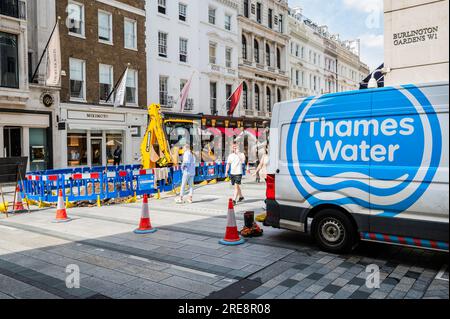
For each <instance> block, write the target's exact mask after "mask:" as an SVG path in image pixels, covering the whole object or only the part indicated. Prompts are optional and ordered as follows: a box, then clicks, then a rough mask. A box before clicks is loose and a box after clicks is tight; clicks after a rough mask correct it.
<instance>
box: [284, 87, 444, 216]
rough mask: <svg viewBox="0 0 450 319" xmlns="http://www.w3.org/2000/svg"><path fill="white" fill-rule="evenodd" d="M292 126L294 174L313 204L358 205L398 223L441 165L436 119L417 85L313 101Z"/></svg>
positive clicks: (304, 105)
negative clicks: (399, 215)
mask: <svg viewBox="0 0 450 319" xmlns="http://www.w3.org/2000/svg"><path fill="white" fill-rule="evenodd" d="M372 99H374V100H373V104H371V101H372ZM348 103H351V105H349V104H348ZM371 105H373V106H372V107H371ZM292 122H293V123H297V124H295V125H291V126H290V129H289V131H288V137H287V145H288V146H287V152H286V153H287V154H286V155H287V160H288V163H290V165H288V166H289V171H290V175H291V178H292V180H293V182H294V184H295V186H296V188H297V189H298V191H299V192H300V194H301V195H302V196H303V197H304V198H305V199H306V200H308V202H309V203H310V204H311V205H312V206H316V205H319V204H321V203H323V202H326V203H330V202H332V203H335V204H337V205H340V206H345V205H352V204H356V205H359V206H363V207H366V208H369V207H370V208H371V209H373V210H375V211H379V212H380V214H382V215H385V216H391V217H393V216H395V215H397V214H399V213H401V212H402V211H405V210H406V209H408V208H409V207H410V206H411V205H413V204H414V203H415V202H416V201H417V200H418V199H419V198H420V196H422V195H423V193H424V192H425V191H426V189H427V187H428V185H429V182H430V181H431V180H432V179H433V177H434V175H435V173H436V169H437V167H439V162H440V159H441V151H442V133H441V129H440V125H439V120H438V118H437V115H436V113H435V111H434V109H433V106H432V105H431V103H430V102H429V101H428V99H427V98H426V97H425V95H424V94H423V93H422V92H421V91H420V90H419V89H418V88H416V87H414V86H412V85H409V86H405V87H404V89H401V90H397V89H391V90H388V89H386V90H384V91H380V92H378V93H377V94H374V95H373V97H372V94H369V93H366V94H356V95H353V96H351V97H347V98H343V97H342V96H339V95H337V96H331V97H330V96H323V97H317V98H313V97H312V98H308V99H306V100H305V101H304V102H303V103H302V105H300V107H299V108H298V110H297V112H296V113H295V115H294V117H293V119H292ZM349 194H351V196H350V195H349ZM369 198H370V200H369Z"/></svg>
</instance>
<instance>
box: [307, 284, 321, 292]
mask: <svg viewBox="0 0 450 319" xmlns="http://www.w3.org/2000/svg"><path fill="white" fill-rule="evenodd" d="M324 288H325V287H324V286H319V285H311V286H309V287H308V288H306V289H305V292H311V293H314V294H318V293H319V292H320V291H322V290H323V289H324Z"/></svg>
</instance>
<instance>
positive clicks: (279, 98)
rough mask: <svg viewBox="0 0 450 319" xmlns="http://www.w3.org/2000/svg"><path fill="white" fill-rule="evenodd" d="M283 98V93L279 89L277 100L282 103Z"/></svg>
mask: <svg viewBox="0 0 450 319" xmlns="http://www.w3.org/2000/svg"><path fill="white" fill-rule="evenodd" d="M282 98H283V95H282V94H281V90H280V89H278V90H277V102H278V103H280V102H281V99H282Z"/></svg>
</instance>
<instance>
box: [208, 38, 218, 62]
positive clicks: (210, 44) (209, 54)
mask: <svg viewBox="0 0 450 319" xmlns="http://www.w3.org/2000/svg"><path fill="white" fill-rule="evenodd" d="M211 47H214V62H213V61H212V59H211V58H212V57H213V56H211ZM208 56H209V63H210V64H217V43H215V42H209V47H208Z"/></svg>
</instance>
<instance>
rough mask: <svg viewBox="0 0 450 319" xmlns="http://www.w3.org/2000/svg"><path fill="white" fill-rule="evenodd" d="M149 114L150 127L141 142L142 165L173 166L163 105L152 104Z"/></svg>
mask: <svg viewBox="0 0 450 319" xmlns="http://www.w3.org/2000/svg"><path fill="white" fill-rule="evenodd" d="M148 115H149V122H148V127H147V131H146V132H145V135H144V138H143V140H142V144H141V155H142V166H143V168H144V169H150V168H156V167H168V166H172V165H173V158H172V154H171V153H170V147H169V142H168V140H167V137H166V132H165V131H164V120H163V116H162V114H161V106H160V105H159V104H152V105H150V106H149V107H148Z"/></svg>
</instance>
